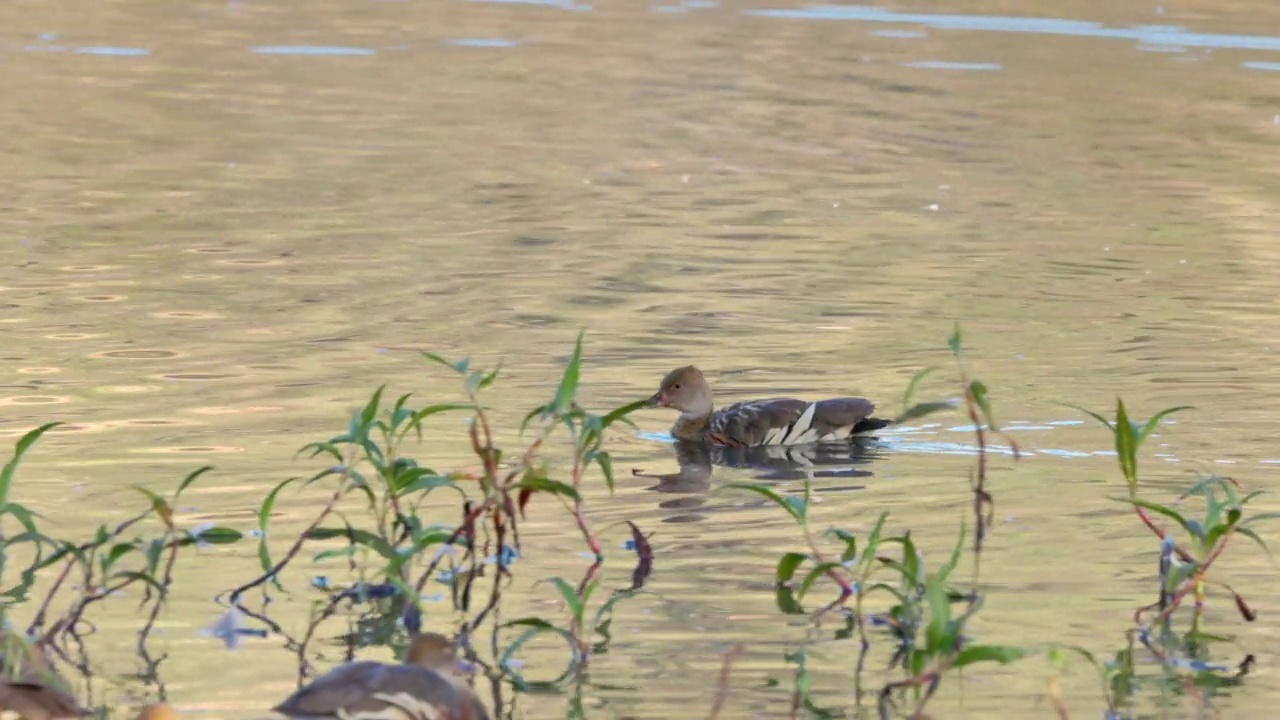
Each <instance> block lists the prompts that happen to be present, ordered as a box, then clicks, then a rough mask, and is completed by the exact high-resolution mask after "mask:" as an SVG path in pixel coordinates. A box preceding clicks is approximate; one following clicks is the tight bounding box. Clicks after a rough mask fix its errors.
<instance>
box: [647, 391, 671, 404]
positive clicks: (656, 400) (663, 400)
mask: <svg viewBox="0 0 1280 720" xmlns="http://www.w3.org/2000/svg"><path fill="white" fill-rule="evenodd" d="M649 407H671V406H670V405H669V404H668V403H667V396H666V395H664V394H663V393H662V391H661V390H659V391H658V392H656V393H654V394H653V397H651V398H649Z"/></svg>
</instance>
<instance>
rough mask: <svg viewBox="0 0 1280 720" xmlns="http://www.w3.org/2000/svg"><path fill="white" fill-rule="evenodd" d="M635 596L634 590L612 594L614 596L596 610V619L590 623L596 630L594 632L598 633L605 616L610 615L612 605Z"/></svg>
mask: <svg viewBox="0 0 1280 720" xmlns="http://www.w3.org/2000/svg"><path fill="white" fill-rule="evenodd" d="M635 594H636V592H635V591H634V590H618V591H616V592H614V594H613V595H611V596H610V597H609V599H608V600H606V601H605V602H604V604H603V605H601V606H600V609H599V610H596V619H595V622H594V623H592V625H593V626H594V627H595V628H596V631H597V632H599V628H600V624H601V623H602V622H604V620H605V616H606V615H611V614H612V612H613V606H614V605H616V604H618V603H619V602H620V601H622V600H626V599H627V598H629V597H634V596H635Z"/></svg>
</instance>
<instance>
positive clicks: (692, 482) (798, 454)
mask: <svg viewBox="0 0 1280 720" xmlns="http://www.w3.org/2000/svg"><path fill="white" fill-rule="evenodd" d="M881 445H882V444H881V443H880V442H879V441H878V440H876V439H874V438H857V439H855V440H853V441H848V440H846V441H843V442H838V443H820V444H812V445H790V446H779V445H765V446H761V447H746V448H741V447H717V446H714V445H708V444H706V443H702V442H698V441H689V440H677V441H676V442H675V443H673V447H674V448H675V453H676V463H677V464H678V465H679V466H680V470H679V471H678V472H674V473H649V472H645V471H644V470H642V469H639V468H633V469H632V470H631V475H632V476H633V477H643V478H650V479H652V480H657V481H658V484H657V485H654V486H652V487H650V488H648V489H649V490H652V491H654V492H660V493H670V494H675V495H681V496H683V497H676V498H672V499H670V500H664V501H662V502H659V503H658V507H661V508H665V509H668V510H688V511H692V510H693V509H695V508H702V509H703V510H704V511H708V510H710V509H711V508H709V507H705V506H706V503H707V500H708V498H707V496H706V493H707V491H708V490H710V489H711V477H712V475H713V469H714V468H715V467H716V466H720V467H726V468H735V469H745V470H747V471H748V472H749V473H750V478H749V479H750V480H753V481H758V482H764V483H766V484H769V483H778V482H783V481H788V480H803V479H804V478H810V479H819V478H827V479H835V480H842V479H848V478H865V477H870V476H871V475H873V473H872V472H871V470H869V469H866V468H864V467H862V466H866V465H869V464H870V463H871V461H872V460H874V459H875V458H876V457H879V456H880V454H881V451H880V448H881ZM735 474H736V473H735ZM864 487H866V486H865V485H862V484H852V485H851V484H846V483H839V484H822V485H815V486H814V487H813V492H815V493H818V492H843V491H846V490H861V489H863V488H864ZM701 519H702V515H700V514H698V513H693V512H690V513H688V514H685V515H673V516H671V517H668V518H666V520H665V522H696V521H698V520H701Z"/></svg>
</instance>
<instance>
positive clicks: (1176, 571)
mask: <svg viewBox="0 0 1280 720" xmlns="http://www.w3.org/2000/svg"><path fill="white" fill-rule="evenodd" d="M1198 568H1199V565H1197V564H1196V563H1181V564H1175V565H1174V566H1173V567H1171V568H1169V573H1168V574H1167V575H1166V576H1165V579H1164V590H1165V592H1173V591H1174V590H1175V589H1176V588H1177V587H1178V586H1179V585H1181V584H1182V583H1184V582H1186V580H1187V578H1189V577H1191V574H1192V573H1194V572H1195V571H1196V570H1197V569H1198Z"/></svg>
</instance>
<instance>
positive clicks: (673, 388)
mask: <svg viewBox="0 0 1280 720" xmlns="http://www.w3.org/2000/svg"><path fill="white" fill-rule="evenodd" d="M671 389H672V390H679V389H680V383H676V384H675V385H672V386H671Z"/></svg>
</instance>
